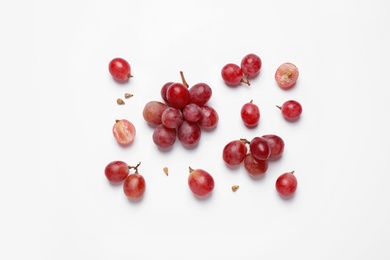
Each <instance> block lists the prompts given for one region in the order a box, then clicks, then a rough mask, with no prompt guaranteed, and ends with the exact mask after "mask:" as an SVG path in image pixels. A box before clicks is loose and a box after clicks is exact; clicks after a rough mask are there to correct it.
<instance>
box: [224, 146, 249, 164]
mask: <svg viewBox="0 0 390 260" xmlns="http://www.w3.org/2000/svg"><path fill="white" fill-rule="evenodd" d="M247 152H248V148H247V147H246V142H245V141H243V140H233V141H230V142H229V143H228V144H226V145H225V147H224V148H223V150H222V159H223V161H224V162H225V163H226V165H228V166H230V167H235V166H238V165H239V164H240V163H242V162H243V161H244V159H245V156H246V154H247Z"/></svg>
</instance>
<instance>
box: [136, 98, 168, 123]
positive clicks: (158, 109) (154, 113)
mask: <svg viewBox="0 0 390 260" xmlns="http://www.w3.org/2000/svg"><path fill="white" fill-rule="evenodd" d="M167 108H168V106H167V105H166V104H164V103H163V102H160V101H149V102H148V103H146V104H145V106H144V109H143V112H142V115H143V117H144V119H145V121H146V122H147V123H149V124H151V125H153V126H156V125H159V124H161V117H162V113H163V112H164V111H165V109H167Z"/></svg>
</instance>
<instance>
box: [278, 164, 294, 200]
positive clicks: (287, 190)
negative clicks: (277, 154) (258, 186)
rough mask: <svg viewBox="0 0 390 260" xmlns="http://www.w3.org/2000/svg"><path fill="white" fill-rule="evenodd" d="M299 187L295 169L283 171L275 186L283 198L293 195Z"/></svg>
mask: <svg viewBox="0 0 390 260" xmlns="http://www.w3.org/2000/svg"><path fill="white" fill-rule="evenodd" d="M297 187H298V181H297V178H296V177H295V175H294V172H293V171H292V172H286V173H283V174H282V175H280V176H279V177H278V178H277V180H276V183H275V188H276V190H277V192H278V193H279V195H280V196H281V197H283V198H290V197H292V196H293V195H294V193H295V191H296V189H297Z"/></svg>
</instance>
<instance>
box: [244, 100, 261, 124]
mask: <svg viewBox="0 0 390 260" xmlns="http://www.w3.org/2000/svg"><path fill="white" fill-rule="evenodd" d="M241 119H242V121H243V122H244V124H245V125H246V126H247V127H255V126H257V124H258V123H259V120H260V109H259V107H258V106H257V105H256V104H254V103H253V101H251V102H249V103H246V104H244V105H243V106H242V108H241Z"/></svg>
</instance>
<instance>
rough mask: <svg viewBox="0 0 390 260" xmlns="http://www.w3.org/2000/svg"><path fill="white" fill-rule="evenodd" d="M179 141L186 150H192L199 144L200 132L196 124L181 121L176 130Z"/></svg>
mask: <svg viewBox="0 0 390 260" xmlns="http://www.w3.org/2000/svg"><path fill="white" fill-rule="evenodd" d="M177 136H178V139H179V141H180V142H181V143H182V144H183V145H184V146H185V147H187V148H192V147H194V146H196V145H197V144H198V143H199V140H200V136H201V130H200V127H199V125H198V124H197V123H191V122H188V121H183V123H182V124H181V125H180V126H179V127H178V129H177Z"/></svg>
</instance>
